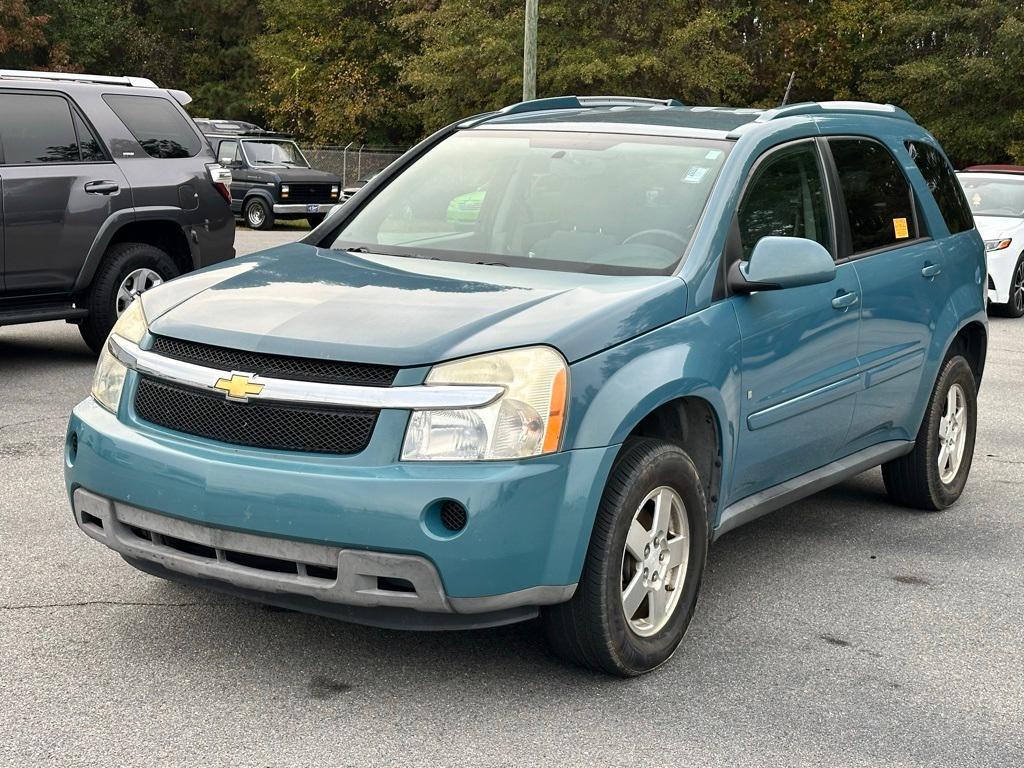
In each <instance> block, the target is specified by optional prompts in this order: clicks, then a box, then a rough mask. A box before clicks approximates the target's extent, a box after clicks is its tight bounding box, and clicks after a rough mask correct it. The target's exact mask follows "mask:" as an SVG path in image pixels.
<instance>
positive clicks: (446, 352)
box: [143, 243, 686, 366]
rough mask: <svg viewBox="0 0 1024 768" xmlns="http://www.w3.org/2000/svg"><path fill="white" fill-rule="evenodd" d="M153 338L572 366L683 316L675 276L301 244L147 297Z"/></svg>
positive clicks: (682, 294) (409, 361)
mask: <svg viewBox="0 0 1024 768" xmlns="http://www.w3.org/2000/svg"><path fill="white" fill-rule="evenodd" d="M143 306H144V308H145V310H146V316H147V317H148V318H149V321H150V326H151V329H152V331H153V333H156V334H158V335H166V336H172V337H176V338H181V339H187V340H190V341H196V342H201V343H206V344H213V345H216V346H222V347H235V348H239V349H247V350H252V351H257V352H268V353H274V354H283V355H293V356H297V357H315V358H327V359H335V360H350V361H353V362H364V363H380V364H386V365H397V366H417V365H427V364H431V363H436V362H439V361H441V360H448V359H452V358H457V357H463V356H466V355H472V354H477V353H480V352H489V351H493V350H498V349H506V348H511V347H518V346H525V345H529V344H550V345H552V346H554V347H556V348H557V349H559V350H561V352H562V354H564V355H565V356H566V358H567V359H568V360H569V361H570V362H572V361H574V360H578V359H580V358H583V357H586V356H588V355H591V354H594V353H595V352H599V351H600V350H602V349H605V348H607V347H610V346H612V345H614V344H617V343H619V342H621V341H624V340H626V339H629V338H632V337H633V336H637V335H639V334H641V333H644V332H645V331H648V330H650V329H652V328H656V327H658V326H660V325H664V324H665V323H668V322H671V321H672V320H675V319H677V318H679V317H681V316H682V315H683V314H684V312H685V309H686V285H685V283H684V282H683V281H682V280H680V279H679V278H677V277H670V276H655V277H648V276H644V277H609V276H604V275H581V274H574V273H567V272H552V271H543V270H534V269H517V268H509V267H500V266H490V265H481V264H462V263H456V262H445V261H427V260H421V259H410V258H401V257H393V256H376V255H366V254H352V253H348V252H346V251H332V250H327V249H322V248H316V247H314V246H310V245H304V244H301V243H295V244H291V245H284V246H280V247H278V248H272V249H270V250H267V251H263V252H261V253H258V254H253V255H252V256H247V257H244V258H241V259H236V260H235V261H233V262H228V263H226V264H224V265H219V266H216V267H211V268H208V269H205V270H201V271H199V272H195V273H193V274H191V275H187V276H185V277H182V278H179V279H177V280H174V281H172V282H170V283H168V284H166V285H165V286H161V287H159V288H157V289H154V290H152V291H150V292H148V293H146V294H145V295H144V297H143Z"/></svg>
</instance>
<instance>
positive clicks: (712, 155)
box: [704, 149, 722, 160]
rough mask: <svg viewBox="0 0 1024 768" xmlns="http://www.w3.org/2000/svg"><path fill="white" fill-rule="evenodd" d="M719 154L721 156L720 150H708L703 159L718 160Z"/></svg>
mask: <svg viewBox="0 0 1024 768" xmlns="http://www.w3.org/2000/svg"><path fill="white" fill-rule="evenodd" d="M721 154H722V150H720V149H712V150H709V151H708V153H707V154H706V155H704V159H705V160H717V159H718V158H719V156H721Z"/></svg>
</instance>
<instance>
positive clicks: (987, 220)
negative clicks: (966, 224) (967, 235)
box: [974, 216, 1024, 240]
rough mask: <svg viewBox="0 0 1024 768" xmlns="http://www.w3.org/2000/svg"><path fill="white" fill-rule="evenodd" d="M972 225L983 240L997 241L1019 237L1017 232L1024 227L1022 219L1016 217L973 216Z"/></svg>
mask: <svg viewBox="0 0 1024 768" xmlns="http://www.w3.org/2000/svg"><path fill="white" fill-rule="evenodd" d="M974 223H975V225H976V226H977V227H978V233H979V234H980V235H981V237H982V238H983V239H984V240H998V239H1001V238H1004V237H1014V236H1015V235H1017V236H1019V235H1018V234H1017V230H1018V229H1020V228H1021V227H1022V226H1024V219H1019V218H1017V217H1016V216H975V217H974Z"/></svg>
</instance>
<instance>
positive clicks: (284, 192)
mask: <svg viewBox="0 0 1024 768" xmlns="http://www.w3.org/2000/svg"><path fill="white" fill-rule="evenodd" d="M281 197H288V185H287V184H282V185H281Z"/></svg>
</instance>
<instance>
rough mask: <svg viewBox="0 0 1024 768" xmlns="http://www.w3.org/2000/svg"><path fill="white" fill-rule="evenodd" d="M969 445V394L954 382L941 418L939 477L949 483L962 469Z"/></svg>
mask: <svg viewBox="0 0 1024 768" xmlns="http://www.w3.org/2000/svg"><path fill="white" fill-rule="evenodd" d="M966 446H967V396H966V395H965V394H964V390H963V387H961V386H960V385H959V384H954V385H953V386H952V387H950V388H949V392H947V393H946V409H945V411H943V414H942V418H941V419H940V420H939V457H938V465H939V479H940V480H941V481H942V482H943V483H945V484H946V485H949V484H950V483H952V482H953V480H954V479H955V478H956V475H957V472H959V471H960V464H961V463H962V462H963V458H964V449H965V448H966Z"/></svg>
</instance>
